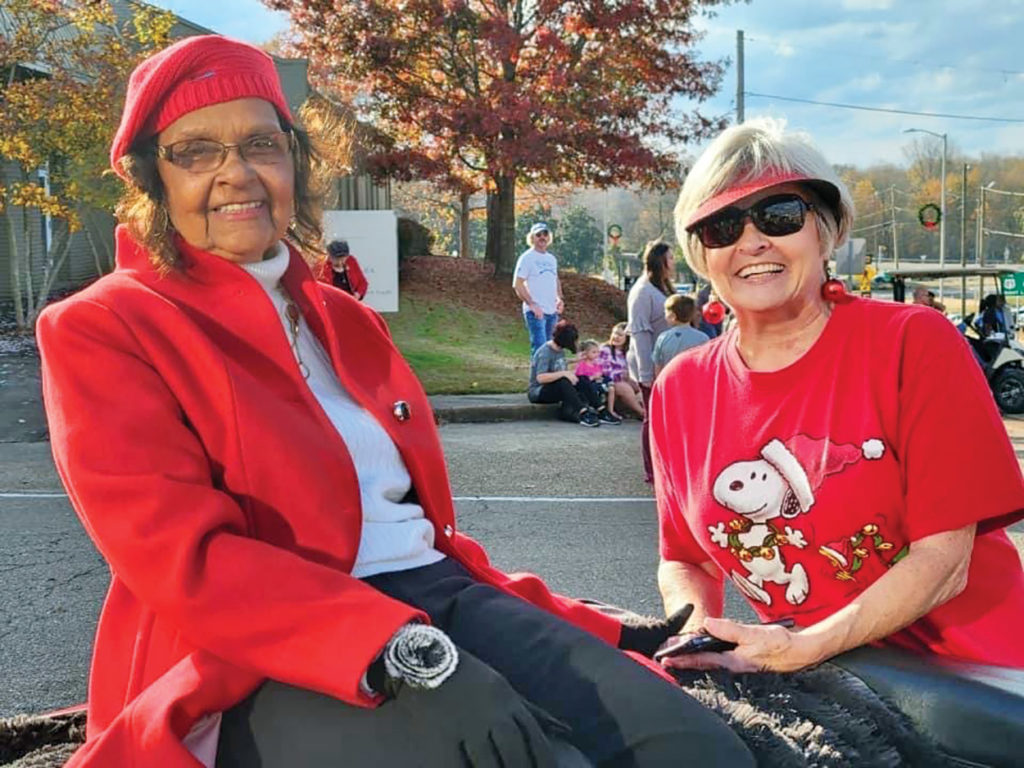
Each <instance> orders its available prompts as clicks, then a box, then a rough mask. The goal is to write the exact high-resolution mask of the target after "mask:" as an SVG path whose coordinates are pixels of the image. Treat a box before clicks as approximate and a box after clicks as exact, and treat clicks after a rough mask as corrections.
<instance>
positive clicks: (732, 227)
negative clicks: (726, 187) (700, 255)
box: [687, 192, 814, 248]
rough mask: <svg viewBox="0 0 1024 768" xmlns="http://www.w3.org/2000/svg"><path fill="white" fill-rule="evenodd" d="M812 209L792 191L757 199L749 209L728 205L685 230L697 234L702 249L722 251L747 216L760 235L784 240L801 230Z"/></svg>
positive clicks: (731, 242)
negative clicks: (718, 249) (786, 236)
mask: <svg viewBox="0 0 1024 768" xmlns="http://www.w3.org/2000/svg"><path fill="white" fill-rule="evenodd" d="M812 210H814V204H813V203H809V202H807V201H806V200H804V199H803V198H802V197H800V195H797V194H794V193H792V192H791V193H788V194H783V195H771V196H770V197H765V198H763V199H761V200H758V201H757V202H756V203H754V204H753V205H752V206H750V207H749V208H737V207H736V206H733V205H730V206H729V207H728V208H723V209H722V210H720V211H719V212H718V213H716V214H714V215H712V216H709V217H708V218H706V219H701V220H700V221H698V222H697V223H696V224H693V225H692V226H690V227H688V228H687V231H688V232H690V233H691V234H696V235H697V237H698V238H700V241H701V243H703V244H704V247H705V248H725V247H726V246H729V245H732V244H733V243H735V242H736V241H737V240H739V239H740V235H742V234H743V227H744V225H745V224H746V221H747V218H748V217H749V218H750V220H751V221H752V222H754V226H755V227H757V228H758V230H760V231H761V232H762V233H763V234H765V235H768V236H769V237H783V236H785V235H792V234H795V233H797V232H799V231H800V230H801V229H803V227H804V219H805V218H806V217H807V212H808V211H812Z"/></svg>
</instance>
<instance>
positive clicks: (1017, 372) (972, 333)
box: [888, 266, 1024, 413]
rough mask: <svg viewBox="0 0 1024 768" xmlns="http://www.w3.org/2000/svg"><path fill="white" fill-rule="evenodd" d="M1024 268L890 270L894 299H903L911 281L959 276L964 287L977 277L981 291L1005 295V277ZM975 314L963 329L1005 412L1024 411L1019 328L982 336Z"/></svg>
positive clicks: (1023, 351)
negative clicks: (975, 324) (1017, 330)
mask: <svg viewBox="0 0 1024 768" xmlns="http://www.w3.org/2000/svg"><path fill="white" fill-rule="evenodd" d="M1021 272H1024V268H1016V267H1009V266H1000V267H995V266H991V267H978V266H975V267H953V266H947V267H937V266H921V267H904V268H900V269H898V270H895V271H892V272H889V273H888V276H889V277H890V278H892V298H893V300H894V301H897V302H900V303H902V302H904V301H905V300H906V294H907V283H908V282H909V283H911V284H915V283H922V282H924V281H932V280H938V279H945V280H951V281H956V280H959V281H960V286H959V288H960V289H961V290H963V286H964V284H965V282H966V279H967V278H969V277H976V278H980V279H981V289H982V290H981V294H980V295H982V296H984V295H987V294H992V293H994V294H997V295H1002V294H1003V284H1004V280H1005V279H1006V278H1007V277H1008V276H1011V275H1017V274H1018V273H1021ZM989 289H991V290H989ZM972 316H973V315H971V314H968V315H967V316H966V317H964V318H963V321H962V323H961V330H963V332H964V336H965V337H966V338H967V341H968V343H969V344H970V345H971V346H972V347H973V348H974V350H975V352H976V353H977V356H978V361H979V362H980V363H981V367H982V370H984V372H985V378H986V379H988V383H989V386H990V387H991V389H992V395H993V397H994V398H995V401H996V405H998V406H999V410H1001V411H1002V412H1003V413H1024V345H1022V344H1020V342H1018V341H1017V338H1016V331H1015V329H1009V330H1008V332H1007V333H1005V334H994V335H992V336H989V337H987V338H985V339H982V338H981V335H980V334H979V333H978V331H977V330H976V328H975V327H974V325H973V324H972V323H971V317H972Z"/></svg>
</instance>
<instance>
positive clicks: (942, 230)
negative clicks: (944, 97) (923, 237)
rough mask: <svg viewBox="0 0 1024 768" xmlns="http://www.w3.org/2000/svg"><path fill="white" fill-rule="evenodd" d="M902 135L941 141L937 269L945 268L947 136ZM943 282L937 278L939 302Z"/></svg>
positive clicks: (922, 130)
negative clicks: (921, 136)
mask: <svg viewBox="0 0 1024 768" xmlns="http://www.w3.org/2000/svg"><path fill="white" fill-rule="evenodd" d="M903 132H904V133H927V134H928V135H930V136H934V137H935V138H937V139H942V183H941V191H940V192H939V196H940V197H941V198H942V199H941V200H940V201H939V268H940V269H941V268H942V267H944V266H946V151H947V136H946V134H944V133H936V132H935V131H929V130H927V129H926V128H907V129H906V130H905V131H903ZM943 282H944V281H943V280H942V278H941V277H940V278H939V301H940V302H941V301H942V283H943Z"/></svg>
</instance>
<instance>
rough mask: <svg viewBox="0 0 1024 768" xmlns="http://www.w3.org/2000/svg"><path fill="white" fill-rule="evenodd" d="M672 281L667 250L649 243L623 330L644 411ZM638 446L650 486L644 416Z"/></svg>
mask: <svg viewBox="0 0 1024 768" xmlns="http://www.w3.org/2000/svg"><path fill="white" fill-rule="evenodd" d="M673 277H675V261H674V260H673V258H672V250H671V246H669V244H668V243H666V242H663V241H661V240H652V241H650V242H649V243H647V245H646V247H645V248H644V274H642V275H641V276H640V278H639V279H638V280H637V281H636V282H635V283H634V284H633V287H632V288H630V290H629V298H628V300H627V302H626V309H627V312H628V326H627V330H628V331H629V333H630V335H631V336H632V337H633V343H632V344H631V345H630V350H629V352H630V355H632V357H633V359H632V360H631V365H630V367H631V369H634V370H635V371H636V373H637V377H636V378H637V381H639V382H640V391H641V393H642V394H643V398H644V411H645V412H646V410H647V406H648V404H649V403H650V399H651V386H652V385H653V384H654V357H653V355H654V342H655V340H656V339H657V338H658V336H659V335H660V334H661V333H662V332H663V331H667V330H668V321H667V320H666V319H665V299H667V298H668V297H669V296H671V295H672V294H674V293H675V292H676V291H675V287H674V286H673V285H672V278H673ZM641 435H642V436H641V446H642V448H643V457H644V477H645V480H646V481H647V482H648V483H650V482H652V481H653V478H654V473H653V469H652V467H651V444H650V437H649V422H648V419H647V416H644V422H643V426H642V429H641Z"/></svg>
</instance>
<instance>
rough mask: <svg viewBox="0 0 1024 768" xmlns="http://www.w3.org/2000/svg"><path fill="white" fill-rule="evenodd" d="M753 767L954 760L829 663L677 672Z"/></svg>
mask: <svg viewBox="0 0 1024 768" xmlns="http://www.w3.org/2000/svg"><path fill="white" fill-rule="evenodd" d="M677 679H678V681H679V683H680V685H681V686H682V687H683V689H684V690H685V691H686V692H687V693H689V694H690V695H691V696H693V697H694V698H695V699H697V700H698V701H700V702H701V703H702V704H704V706H706V707H708V708H709V709H712V710H714V711H715V712H717V713H718V714H719V715H720V716H721V717H722V718H723V719H724V720H725V721H726V722H728V723H729V725H730V726H731V727H732V729H733V730H734V731H736V733H737V734H738V735H739V736H740V737H741V738H742V739H743V740H744V741H745V742H746V744H747V746H748V747H750V750H751V751H752V752H753V753H754V755H755V756H756V757H757V764H758V766H761V768H768V767H769V766H770V767H771V768H797V767H803V766H815V767H819V766H820V767H821V768H825V767H826V766H827V767H828V768H841V767H846V766H849V768H876V767H877V768H883V767H889V766H892V767H893V768H895V766H921V767H922V768H924V767H925V766H927V768H933V767H935V768H942V767H943V766H953V765H955V763H953V762H952V761H950V760H949V759H948V758H947V757H946V756H945V755H943V754H942V753H941V752H940V751H939V750H938V749H937V748H936V747H935V745H934V744H932V743H931V741H930V740H928V739H926V738H925V737H924V736H922V735H921V734H920V733H919V732H918V731H917V730H916V729H915V727H914V725H913V724H912V723H911V722H910V720H909V719H908V718H907V717H906V716H905V715H904V714H903V713H902V712H899V711H898V710H896V709H895V708H894V707H891V706H889V705H888V704H886V703H885V702H884V701H883V700H882V699H880V698H879V697H878V696H877V695H876V694H875V693H874V692H873V691H872V690H871V689H870V688H868V686H867V685H865V684H864V683H863V682H861V681H860V680H859V679H858V678H856V677H854V676H853V675H851V674H850V673H849V672H846V671H845V670H843V669H840V668H839V667H837V666H834V665H832V664H823V665H822V666H820V667H818V668H816V669H811V670H805V671H803V672H797V673H794V674H788V675H781V674H776V673H765V674H746V675H732V674H730V673H728V672H721V671H716V672H710V673H687V672H680V673H679V674H678V675H677Z"/></svg>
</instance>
